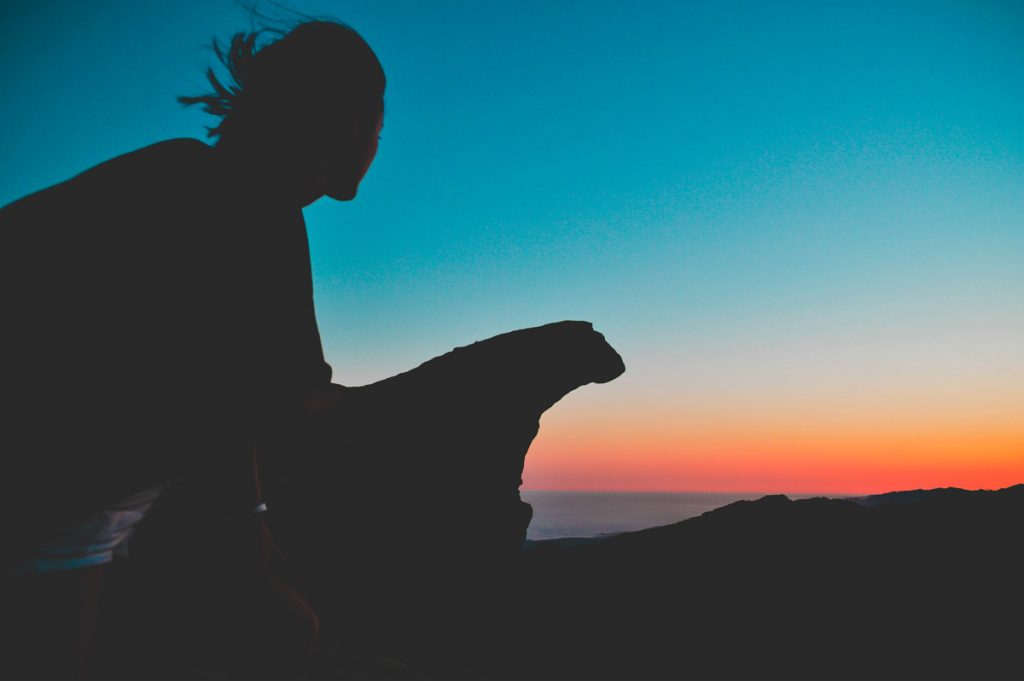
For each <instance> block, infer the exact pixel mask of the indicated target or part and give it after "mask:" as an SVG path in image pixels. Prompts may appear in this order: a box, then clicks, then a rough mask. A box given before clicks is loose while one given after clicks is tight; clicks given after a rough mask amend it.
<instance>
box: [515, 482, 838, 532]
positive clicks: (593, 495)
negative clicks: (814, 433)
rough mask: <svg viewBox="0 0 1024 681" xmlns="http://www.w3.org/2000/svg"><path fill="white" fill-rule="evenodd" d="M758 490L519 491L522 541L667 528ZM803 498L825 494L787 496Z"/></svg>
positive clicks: (757, 494) (754, 495) (749, 496)
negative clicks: (526, 520)
mask: <svg viewBox="0 0 1024 681" xmlns="http://www.w3.org/2000/svg"><path fill="white" fill-rule="evenodd" d="M765 494H767V493H760V492H747V493H739V492H732V493H730V492H681V493H672V492H546V491H534V492H523V493H522V499H523V501H525V502H526V503H528V504H530V505H531V506H533V520H532V521H530V528H529V531H528V532H527V539H530V540H534V541H536V540H541V539H559V538H562V537H598V536H601V535H607V534H616V533H619V532H632V531H634V530H642V529H644V528H647V527H656V526H658V525H668V524H670V523H676V522H679V521H680V520H686V519H687V518H693V517H696V516H699V515H700V514H701V513H705V512H707V511H710V510H712V509H716V508H718V507H720V506H726V505H728V504H731V503H733V502H734V501H740V500H741V499H760V498H761V497H763V496H764V495H765ZM787 496H789V497H790V498H791V499H807V498H810V497H815V496H833V495H827V494H790V495H787Z"/></svg>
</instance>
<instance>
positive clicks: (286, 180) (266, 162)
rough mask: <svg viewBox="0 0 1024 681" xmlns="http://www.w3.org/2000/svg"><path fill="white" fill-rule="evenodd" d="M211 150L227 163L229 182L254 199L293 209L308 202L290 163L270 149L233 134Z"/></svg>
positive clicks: (305, 192)
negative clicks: (235, 136)
mask: <svg viewBox="0 0 1024 681" xmlns="http://www.w3.org/2000/svg"><path fill="white" fill-rule="evenodd" d="M213 149H214V152H215V153H216V154H217V157H218V158H219V159H220V160H221V162H223V163H224V164H225V165H226V166H227V170H226V172H227V174H228V176H229V178H230V180H231V181H232V183H233V184H235V185H236V186H238V187H239V188H241V189H243V190H244V191H245V192H246V194H248V195H250V196H252V197H253V198H254V199H256V200H259V201H262V202H266V203H270V204H274V205H276V206H283V207H290V208H296V209H301V208H302V207H304V206H306V205H308V204H309V203H311V201H310V199H309V197H308V196H307V194H308V193H309V192H308V191H306V190H305V188H304V187H302V186H301V184H300V183H299V182H297V178H296V175H295V173H294V172H291V171H290V168H291V166H290V164H289V163H287V162H286V161H283V160H281V154H276V153H273V150H272V149H267V148H261V146H260V145H259V144H257V143H253V142H252V141H250V140H244V139H237V138H232V137H224V138H222V139H220V140H218V142H217V144H216V145H215V146H214V147H213Z"/></svg>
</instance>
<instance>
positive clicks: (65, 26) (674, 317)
mask: <svg viewBox="0 0 1024 681" xmlns="http://www.w3.org/2000/svg"><path fill="white" fill-rule="evenodd" d="M290 6H291V7H294V8H296V9H298V10H301V11H304V12H307V13H310V14H328V15H332V16H334V17H336V18H339V19H343V20H345V21H347V22H348V23H350V24H351V25H352V26H354V27H355V28H356V29H357V30H359V31H360V32H361V33H362V34H363V35H364V37H366V39H367V40H368V41H369V42H370V44H371V45H372V46H373V47H374V49H375V50H376V52H377V54H378V56H379V57H380V59H381V61H382V63H383V64H384V68H385V70H386V72H387V75H388V92H387V95H386V99H387V117H386V124H385V128H384V132H383V139H382V141H381V148H380V153H379V156H378V158H377V161H376V164H375V165H374V167H373V168H372V169H371V171H370V174H369V176H368V177H367V178H366V180H365V181H364V183H363V186H362V188H361V190H360V195H359V197H358V199H357V200H356V201H354V202H351V203H344V204H343V203H331V202H330V201H329V200H323V201H321V202H319V203H317V204H315V205H314V206H312V207H310V208H308V209H307V210H306V220H307V224H308V228H309V238H310V248H311V252H312V261H313V269H314V278H315V293H316V304H317V314H318V318H319V323H320V329H321V335H322V337H323V341H324V351H325V353H326V355H327V358H328V361H329V362H331V364H332V365H333V367H334V371H335V378H334V380H335V382H339V383H343V384H347V385H359V384H363V383H368V382H372V381H375V380H379V379H381V378H385V377H387V376H389V375H392V374H394V373H397V372H399V371H403V370H406V369H409V368H411V367H413V366H415V365H417V364H419V363H420V362H422V361H424V360H426V359H428V358H429V357H432V356H435V355H438V354H441V353H443V352H446V351H448V350H450V349H451V348H453V347H455V346H459V345H465V344H467V343H469V342H472V341H474V340H477V339H482V338H485V337H489V336H492V335H495V334H497V333H501V332H503V331H507V330H511V329H515V328H522V327H527V326H535V325H538V324H543V323H546V322H550V321H556V320H560V319H585V320H588V321H591V322H593V323H594V325H595V328H597V329H598V330H599V331H601V332H603V333H604V334H605V336H606V337H607V338H608V340H609V341H610V342H611V343H612V344H613V345H614V346H615V347H616V348H617V349H618V350H619V351H620V353H621V354H622V355H623V357H624V359H625V361H626V366H627V373H626V374H625V375H623V376H622V377H621V378H619V379H618V380H616V381H615V382H613V383H610V384H608V385H604V386H588V387H585V388H582V389H580V390H579V391H577V392H576V393H573V394H571V395H570V396H569V397H567V398H566V399H565V400H563V402H562V403H560V404H558V405H556V406H555V407H554V408H553V409H552V410H551V411H549V412H548V413H547V414H546V415H545V417H544V419H543V421H542V429H541V433H540V435H539V436H538V438H537V440H536V441H535V443H534V445H533V448H532V449H531V452H530V456H529V457H528V460H527V466H526V472H525V486H524V489H602V490H662V491H668V490H674V491H764V492H834V493H862V492H875V491H886V490H891V489H905V488H917V487H936V486H947V485H952V486H961V487H970V488H978V487H985V488H996V487H1003V486H1006V485H1009V484H1013V483H1018V482H1024V3H1022V2H1013V1H1008V0H1007V1H985V0H963V1H959V2H949V1H945V2H944V1H941V0H930V1H928V2H912V1H906V2H904V1H900V2H893V1H892V0H859V1H857V2H852V1H851V2H845V3H828V2H820V0H816V1H813V2H771V3H768V2H736V1H729V0H725V1H721V0H719V1H715V2H669V1H666V2H653V1H647V2H636V1H635V0H633V1H624V2H597V1H590V2H584V1H580V2H557V1H553V0H546V1H533V0H507V1H503V2H464V1H453V2H418V1H408V2H394V1H390V0H365V1H355V0H353V1H350V2H326V1H316V2H314V1H309V2H306V1H303V0H294V2H292V3H290ZM247 26H248V18H247V15H246V13H245V12H244V11H243V10H242V9H240V8H239V6H238V5H237V4H235V3H233V2H231V1H230V0H174V1H173V2H172V1H166V2H163V1H148V2H136V1H129V0H90V1H89V2H69V1H66V0H63V1H59V0H5V2H4V3H3V6H2V9H0V61H2V63H3V64H5V66H4V69H3V81H2V86H3V87H0V106H2V110H3V111H4V117H3V118H4V125H3V126H0V147H2V149H3V159H4V161H3V165H2V167H0V202H2V203H7V202H9V201H11V200H14V199H16V198H18V197H19V196H21V195H23V194H26V193H28V192H30V191H33V190H36V189H39V188H42V187H44V186H47V185H49V184H53V183H55V182H58V181H60V180H63V179H65V178H67V177H69V176H70V175H72V174H74V173H76V172H79V171H81V170H83V169H85V168H87V167H89V166H91V165H93V164H95V163H98V162H100V161H103V160H105V159H107V158H110V157H112V156H114V155H117V154H119V153H123V152H125V151H129V150H132V149H135V148H138V147H141V146H144V145H146V144H149V143H152V142H155V141H158V140H161V139H166V138H171V137H183V136H188V137H201V136H202V135H203V132H204V131H203V128H202V126H203V125H206V124H209V123H210V122H211V121H210V120H209V119H208V118H207V117H206V116H204V115H203V114H202V113H200V112H199V111H196V110H190V109H184V108H181V107H180V106H179V105H178V104H177V103H176V102H175V101H174V97H175V96H176V95H178V94H194V93H197V92H204V91H205V90H206V87H205V83H204V80H203V72H204V69H205V67H206V66H207V65H208V64H210V63H211V61H212V58H213V55H212V54H211V52H210V50H209V49H208V45H209V40H210V39H211V38H212V37H214V36H216V37H219V38H227V37H228V36H230V34H231V33H232V32H234V31H238V30H243V29H245V28H246V27H247Z"/></svg>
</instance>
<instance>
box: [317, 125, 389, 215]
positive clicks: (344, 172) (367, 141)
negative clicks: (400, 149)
mask: <svg viewBox="0 0 1024 681" xmlns="http://www.w3.org/2000/svg"><path fill="white" fill-rule="evenodd" d="M383 125H384V116H383V114H381V115H380V116H379V117H378V118H377V123H376V125H374V126H373V130H372V133H371V134H370V135H366V133H361V134H357V135H354V136H353V139H352V140H351V142H352V144H351V146H350V147H349V148H348V149H345V150H343V151H341V152H335V153H336V154H337V155H336V157H335V158H333V159H331V160H330V165H329V170H328V174H327V178H326V180H327V182H326V185H327V186H326V191H325V192H324V194H325V195H327V196H329V197H331V198H332V199H334V200H335V201H351V200H352V199H354V198H355V196H356V193H357V191H358V190H359V183H360V182H362V180H363V178H364V177H365V176H366V173H367V171H369V169H370V166H371V165H372V164H373V159H374V158H376V156H377V146H378V141H379V138H380V131H381V129H382V127H383Z"/></svg>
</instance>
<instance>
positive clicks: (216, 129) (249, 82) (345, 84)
mask: <svg viewBox="0 0 1024 681" xmlns="http://www.w3.org/2000/svg"><path fill="white" fill-rule="evenodd" d="M266 33H271V34H275V35H276V36H277V38H276V39H275V40H272V41H270V42H267V43H266V44H263V45H258V44H257V43H258V41H259V40H260V38H261V36H262V35H263V34H266ZM213 51H214V53H215V54H216V55H217V59H218V61H220V63H221V64H222V65H223V66H224V68H225V69H226V71H227V77H226V78H224V79H223V80H222V79H221V78H218V76H217V74H216V73H215V71H214V69H213V68H212V67H211V68H209V69H208V70H207V72H206V78H207V80H208V81H209V82H210V85H211V86H212V87H213V92H210V93H207V94H204V95H198V96H194V97H188V96H183V97H178V101H179V102H181V103H182V104H184V105H185V106H191V105H193V104H199V105H202V107H203V110H204V111H205V112H206V113H209V114H212V115H214V116H218V117H219V118H220V122H219V123H218V124H217V125H216V126H212V127H208V128H207V136H208V137H220V136H222V135H223V134H224V133H225V132H230V131H231V130H236V129H244V128H249V127H252V126H254V125H257V124H258V121H260V120H261V119H262V120H267V119H268V118H270V119H274V120H277V121H286V124H287V125H301V121H302V114H309V113H318V114H327V115H331V114H337V113H340V112H344V113H347V114H349V115H353V116H355V117H356V119H357V120H359V121H365V123H366V125H367V127H372V126H373V124H374V123H375V122H376V120H377V117H378V116H380V115H381V114H382V113H383V111H384V86H385V78H384V69H383V68H382V67H381V65H380V62H379V61H378V60H377V56H376V55H375V54H374V53H373V50H372V49H370V46H369V45H368V44H367V43H366V41H365V40H363V38H362V36H360V35H359V34H358V33H357V32H356V31H355V30H354V29H352V28H351V27H349V26H346V25H345V24H343V23H340V22H337V21H321V20H317V21H306V22H303V23H300V24H298V25H296V26H294V27H293V28H292V29H291V30H290V31H287V32H286V31H282V30H278V29H268V28H264V29H260V30H256V31H253V32H251V33H236V34H235V35H234V36H232V37H231V41H230V43H229V45H228V46H227V47H226V48H224V47H221V45H220V43H218V42H217V40H216V39H215V40H214V41H213Z"/></svg>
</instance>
